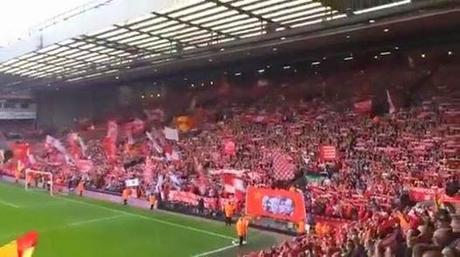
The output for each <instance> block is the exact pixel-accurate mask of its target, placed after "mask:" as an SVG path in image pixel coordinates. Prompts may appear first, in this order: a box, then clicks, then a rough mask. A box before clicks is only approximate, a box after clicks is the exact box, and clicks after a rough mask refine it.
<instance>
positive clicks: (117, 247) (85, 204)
mask: <svg viewBox="0 0 460 257" xmlns="http://www.w3.org/2000/svg"><path fill="white" fill-rule="evenodd" d="M29 230H36V231H38V232H39V234H40V241H39V244H38V246H37V248H36V252H35V255H34V257H182V256H183V257H186V256H188V257H193V256H195V257H204V256H211V257H230V256H238V255H240V254H242V253H244V252H248V251H250V250H254V249H260V248H266V247H269V246H270V245H273V244H275V243H276V242H277V241H278V239H277V238H278V236H273V235H270V234H268V233H264V232H260V231H257V230H251V231H250V233H249V239H248V241H249V244H248V245H246V246H244V247H242V248H239V247H236V246H234V245H233V243H232V241H233V240H234V239H235V237H236V236H235V229H234V228H233V227H232V228H228V227H225V226H224V224H223V223H218V222H213V221H208V220H203V219H198V218H193V217H186V216H183V215H177V214H170V213H165V212H159V211H157V212H149V211H147V210H140V209H135V208H131V207H126V206H122V205H117V204H113V203H107V202H101V201H94V200H89V199H83V198H78V197H63V196H56V197H51V196H50V195H49V194H48V193H46V192H35V191H25V190H24V189H23V188H22V187H20V186H18V185H12V184H5V183H0V246H1V245H4V244H6V243H8V242H10V241H11V240H14V239H15V238H16V237H17V236H19V235H21V234H23V233H25V232H27V231H29Z"/></svg>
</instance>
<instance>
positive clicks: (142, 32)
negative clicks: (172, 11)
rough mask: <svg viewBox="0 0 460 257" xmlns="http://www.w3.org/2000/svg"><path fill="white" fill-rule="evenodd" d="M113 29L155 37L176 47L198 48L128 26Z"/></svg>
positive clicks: (118, 26)
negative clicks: (174, 44)
mask: <svg viewBox="0 0 460 257" xmlns="http://www.w3.org/2000/svg"><path fill="white" fill-rule="evenodd" d="M114 27H116V28H119V29H126V30H128V31H130V32H137V33H139V35H149V36H151V37H156V38H159V39H162V40H167V41H169V42H170V43H176V44H177V45H182V46H195V47H198V46H197V45H190V44H188V43H186V42H181V41H180V40H177V39H174V38H171V37H165V36H162V35H158V34H154V33H152V32H146V31H142V30H139V29H133V28H131V27H130V26H120V25H114Z"/></svg>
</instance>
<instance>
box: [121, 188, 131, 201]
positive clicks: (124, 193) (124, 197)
mask: <svg viewBox="0 0 460 257" xmlns="http://www.w3.org/2000/svg"><path fill="white" fill-rule="evenodd" d="M130 194H131V190H129V188H125V189H123V193H122V198H123V200H128V197H129V195H130Z"/></svg>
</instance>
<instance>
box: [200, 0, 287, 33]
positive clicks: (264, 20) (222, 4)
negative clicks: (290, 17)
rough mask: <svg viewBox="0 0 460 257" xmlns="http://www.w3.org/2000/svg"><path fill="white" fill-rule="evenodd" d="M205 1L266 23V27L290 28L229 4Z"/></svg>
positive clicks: (217, 0) (210, 0)
mask: <svg viewBox="0 0 460 257" xmlns="http://www.w3.org/2000/svg"><path fill="white" fill-rule="evenodd" d="M206 1H207V2H211V3H215V4H217V5H219V6H223V7H225V8H227V9H229V10H234V11H237V12H239V13H241V14H245V15H247V16H249V17H251V18H256V19H258V20H260V21H261V22H266V23H267V25H268V26H273V25H275V26H276V27H282V28H285V29H289V28H290V27H289V26H285V25H283V24H281V23H278V22H275V21H273V20H271V19H267V18H265V17H263V16H262V15H258V14H255V13H253V12H250V11H246V10H244V9H241V8H239V7H236V6H233V5H231V3H222V2H221V1H219V0H206Z"/></svg>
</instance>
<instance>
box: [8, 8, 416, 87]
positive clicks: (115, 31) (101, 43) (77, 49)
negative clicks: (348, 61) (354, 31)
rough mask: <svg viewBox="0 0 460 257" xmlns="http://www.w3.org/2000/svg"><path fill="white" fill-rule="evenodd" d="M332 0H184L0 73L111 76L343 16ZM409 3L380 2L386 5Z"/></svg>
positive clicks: (23, 78) (26, 77) (67, 79)
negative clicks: (176, 4)
mask: <svg viewBox="0 0 460 257" xmlns="http://www.w3.org/2000/svg"><path fill="white" fill-rule="evenodd" d="M326 2H327V3H328V4H329V5H325V4H324V3H326ZM334 2H337V1H331V0H328V1H315V0H189V1H186V3H187V4H185V5H182V6H181V7H179V8H175V9H172V10H164V11H152V12H151V13H150V14H148V15H147V16H143V17H140V18H136V19H131V20H130V21H129V22H123V23H118V24H114V25H112V26H110V27H107V28H105V29H103V30H100V31H96V32H93V33H86V34H84V35H80V36H76V37H73V38H70V39H67V40H64V41H61V42H58V43H55V44H51V45H49V46H46V47H43V48H41V49H38V50H36V51H33V52H29V53H27V54H25V55H22V56H19V57H16V58H13V59H9V60H7V61H4V62H2V63H0V78H1V74H3V77H4V79H5V80H6V81H9V83H8V84H7V85H6V86H11V85H17V84H21V83H24V82H27V81H36V80H47V81H61V82H63V83H71V82H78V81H80V80H85V79H90V78H95V77H103V76H109V75H116V74H117V73H118V72H119V71H120V70H129V69H134V68H136V67H146V66H148V67H155V65H157V64H160V63H164V62H168V61H173V60H175V59H182V58H187V55H188V53H189V52H193V50H196V49H204V48H209V47H211V46H214V47H217V49H219V46H220V45H222V44H224V43H227V42H231V41H238V40H242V39H246V38H251V37H257V36H261V35H264V34H268V33H276V32H281V31H285V30H291V29H294V28H299V27H306V26H311V25H313V24H316V23H322V22H324V21H332V20H337V19H343V18H346V17H347V14H350V13H349V12H346V8H344V7H343V6H340V5H337V4H334ZM339 2H340V1H339ZM374 2H382V1H374ZM410 2H411V1H407V0H404V1H403V0H400V1H391V0H388V1H386V3H391V4H392V5H391V6H396V5H401V4H407V3H410ZM376 6H377V7H379V6H378V5H376ZM376 6H367V7H371V9H366V10H363V9H361V10H360V9H357V8H354V9H353V15H360V14H362V13H365V12H367V11H372V8H374V9H375V10H377V9H379V8H376ZM221 50H222V51H223V50H224V49H221Z"/></svg>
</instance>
